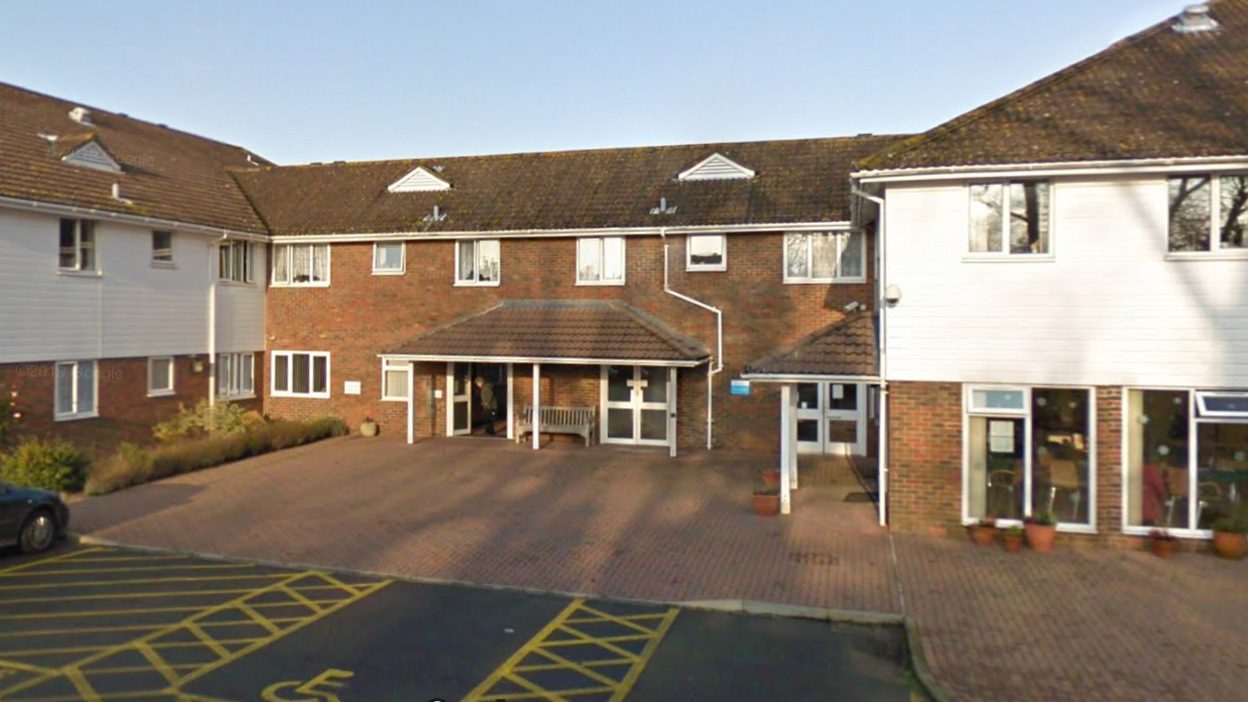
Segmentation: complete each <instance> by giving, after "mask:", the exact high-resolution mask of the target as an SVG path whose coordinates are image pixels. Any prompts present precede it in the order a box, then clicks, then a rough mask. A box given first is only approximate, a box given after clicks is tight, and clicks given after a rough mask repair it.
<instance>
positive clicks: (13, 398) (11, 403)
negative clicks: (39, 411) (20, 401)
mask: <svg viewBox="0 0 1248 702" xmlns="http://www.w3.org/2000/svg"><path fill="white" fill-rule="evenodd" d="M21 418H22V413H21V412H19V411H18V408H17V391H16V390H6V389H4V388H0V448H4V447H6V446H8V445H9V442H10V441H11V440H12V439H13V433H14V431H16V429H17V422H18V420H19V419H21Z"/></svg>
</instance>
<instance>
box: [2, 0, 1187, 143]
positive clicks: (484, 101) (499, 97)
mask: <svg viewBox="0 0 1248 702" xmlns="http://www.w3.org/2000/svg"><path fill="white" fill-rule="evenodd" d="M1185 4H1186V2H1185V1H1184V0H1045V2H1022V1H1020V0H960V1H955V0H945V1H943V2H942V1H939V0H926V1H925V0H890V1H888V2H880V1H873V0H816V1H810V2H797V1H792V2H790V1H788V0H772V1H771V2H767V1H762V0H759V1H748V2H747V1H744V0H718V1H711V0H697V1H694V0H666V1H653V0H623V1H621V0H562V1H557V0H440V1H439V2H426V1H424V0H408V1H407V2H399V1H389V2H380V1H375V0H351V1H347V0H307V1H303V2H294V1H289V2H280V3H279V2H265V1H264V0H244V1H239V0H211V1H205V2H190V1H189V0H188V1H177V2H170V1H167V0H147V1H142V2H140V1H137V0H133V1H132V0H92V1H90V2H86V1H63V0H62V1H58V0H39V1H37V2H36V1H33V0H6V2H5V3H4V8H3V12H0V81H3V82H8V83H13V84H16V85H20V86H22V87H26V88H30V89H32V90H37V91H39V92H44V93H49V94H51V95H55V96H58V97H63V98H66V99H70V100H74V101H79V102H82V103H85V104H89V105H94V106H97V107H100V108H104V109H109V110H114V111H118V112H125V113H127V114H129V115H131V116H134V117H139V118H142V119H147V120H150V121H153V122H164V123H167V124H169V125H170V126H172V127H176V128H179V129H183V130H186V131H190V132H194V133H197V134H202V135H205V136H210V137H212V138H215V139H220V140H222V141H227V142H230V143H235V144H239V145H242V146H245V147H248V148H250V149H253V150H254V151H255V152H256V153H259V154H261V155H262V156H265V157H267V158H269V159H271V160H274V161H277V162H279V163H306V162H309V161H333V160H373V159H385V158H413V157H426V156H453V155H468V154H482V153H510V152H518V151H548V150H563V149H580V148H600V147H612V146H638V145H650V144H675V143H697V142H707V141H752V140H759V139H784V138H799V137H820V136H839V135H848V134H858V133H863V132H872V133H876V134H882V133H899V132H911V131H923V130H925V129H928V128H930V127H933V126H935V125H937V124H939V123H941V122H943V121H945V120H947V119H949V118H952V117H954V116H956V115H958V114H960V113H962V112H965V111H967V110H969V109H972V108H974V107H976V106H978V105H981V104H983V103H985V102H987V101H989V100H992V99H994V98H996V97H999V96H1001V95H1004V94H1005V93H1007V92H1010V91H1012V90H1014V89H1016V88H1019V87H1022V86H1023V85H1025V84H1027V83H1029V82H1031V81H1033V80H1035V79H1037V78H1040V77H1043V76H1044V75H1047V74H1048V73H1051V72H1053V71H1055V70H1057V69H1060V68H1062V67H1064V66H1066V65H1069V64H1070V63H1073V62H1075V61H1078V60H1080V59H1082V58H1084V57H1086V56H1088V55H1090V54H1092V53H1095V52H1097V51H1099V50H1101V49H1103V48H1105V47H1107V46H1109V45H1110V44H1112V43H1113V42H1115V41H1117V40H1119V39H1121V38H1123V37H1125V36H1127V35H1129V34H1132V33H1134V32H1136V31H1139V30H1141V29H1143V28H1145V27H1147V26H1148V25H1150V24H1153V23H1154V22H1157V21H1161V20H1163V19H1165V18H1167V17H1170V16H1173V15H1175V14H1177V13H1178V12H1179V11H1181V10H1182V8H1183V6H1184V5H1185Z"/></svg>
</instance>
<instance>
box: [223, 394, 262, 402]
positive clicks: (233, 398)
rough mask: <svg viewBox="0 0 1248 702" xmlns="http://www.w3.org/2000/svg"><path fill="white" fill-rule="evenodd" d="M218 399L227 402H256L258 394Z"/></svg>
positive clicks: (226, 396)
mask: <svg viewBox="0 0 1248 702" xmlns="http://www.w3.org/2000/svg"><path fill="white" fill-rule="evenodd" d="M217 399H218V400H225V401H227V402H236V401H238V400H254V399H256V393H254V392H253V393H251V394H249V395H217Z"/></svg>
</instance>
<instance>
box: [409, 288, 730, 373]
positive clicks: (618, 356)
mask: <svg viewBox="0 0 1248 702" xmlns="http://www.w3.org/2000/svg"><path fill="white" fill-rule="evenodd" d="M385 354H386V355H399V356H437V357H446V358H499V359H575V360H585V361H594V360H621V361H625V360H628V361H652V362H662V361H667V362H671V363H681V364H695V363H699V362H701V361H704V360H706V359H707V358H708V357H709V356H710V354H709V353H708V352H707V350H706V349H705V347H703V346H702V345H701V344H700V343H698V342H697V341H695V340H693V339H690V338H689V337H687V336H685V335H683V334H681V333H680V332H677V331H675V330H674V329H672V328H670V327H668V326H667V325H666V324H664V323H662V322H660V321H659V320H657V319H655V318H654V317H651V316H650V315H648V314H645V313H643V312H641V311H640V310H637V309H635V308H633V307H630V306H629V305H626V304H624V303H621V302H613V301H611V302H608V301H530V300H526V301H508V302H503V303H501V304H499V305H496V306H495V307H491V308H489V309H487V310H485V311H483V312H481V313H478V314H476V315H473V316H471V317H467V318H465V319H462V320H458V321H455V322H452V323H450V324H447V325H445V326H443V327H439V328H437V329H434V330H431V331H429V332H426V333H424V334H421V335H420V336H417V337H416V338H414V339H412V340H410V341H407V342H405V343H403V344H400V345H399V346H397V347H395V348H393V349H389V350H387V351H386V352H385Z"/></svg>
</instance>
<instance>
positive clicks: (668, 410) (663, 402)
mask: <svg viewBox="0 0 1248 702" xmlns="http://www.w3.org/2000/svg"><path fill="white" fill-rule="evenodd" d="M602 383H603V391H602V395H603V405H604V417H605V419H606V421H605V422H604V423H603V436H602V441H603V443H613V444H643V445H651V446H667V445H668V442H669V439H670V431H671V427H670V422H669V419H670V417H671V414H672V405H673V401H672V400H673V398H674V397H675V385H676V383H675V371H674V370H673V369H669V368H654V367H650V366H603V368H602Z"/></svg>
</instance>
